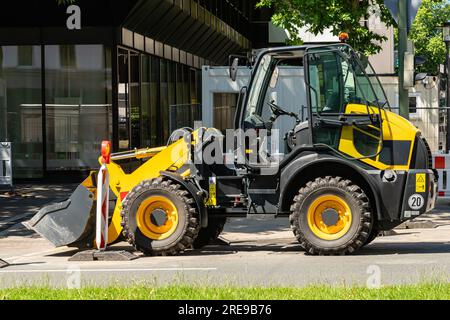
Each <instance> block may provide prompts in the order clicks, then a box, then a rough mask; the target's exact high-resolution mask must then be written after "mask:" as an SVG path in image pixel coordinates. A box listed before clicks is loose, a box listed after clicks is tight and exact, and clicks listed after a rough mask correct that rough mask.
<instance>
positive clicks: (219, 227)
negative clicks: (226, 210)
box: [194, 217, 227, 249]
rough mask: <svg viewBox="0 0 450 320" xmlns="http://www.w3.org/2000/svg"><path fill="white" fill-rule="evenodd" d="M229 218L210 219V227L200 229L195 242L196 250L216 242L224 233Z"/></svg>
mask: <svg viewBox="0 0 450 320" xmlns="http://www.w3.org/2000/svg"><path fill="white" fill-rule="evenodd" d="M226 221H227V218H223V217H209V218H208V226H207V227H206V228H202V229H200V231H199V233H198V236H197V238H196V239H195V240H194V248H195V249H201V248H203V247H204V246H206V245H208V244H209V243H211V242H212V241H214V240H216V239H217V238H218V237H219V236H220V234H221V233H222V231H223V228H224V227H225V223H226Z"/></svg>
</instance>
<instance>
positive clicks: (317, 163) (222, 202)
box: [208, 146, 437, 230]
mask: <svg viewBox="0 0 450 320" xmlns="http://www.w3.org/2000/svg"><path fill="white" fill-rule="evenodd" d="M389 173H392V171H390V172H389ZM394 173H395V174H394V176H395V179H392V177H389V179H387V178H386V171H384V170H375V169H373V168H371V167H369V166H366V165H365V164H363V163H362V162H360V161H357V160H353V161H351V160H347V159H343V158H341V157H339V156H336V155H333V154H332V153H331V152H330V151H329V150H327V149H326V148H325V149H321V148H317V147H308V146H300V147H299V148H297V149H296V150H294V152H293V154H289V155H288V156H287V157H286V158H285V159H284V160H283V161H282V162H281V163H280V166H279V170H278V172H277V174H275V175H260V174H258V172H253V173H247V174H245V175H242V176H239V175H237V176H217V177H216V185H217V206H216V207H214V208H208V213H209V214H212V215H224V216H227V217H237V216H249V215H251V216H255V217H256V216H258V215H261V216H262V215H273V216H274V217H275V216H276V217H283V216H288V215H289V214H290V207H291V204H292V202H293V198H294V197H295V195H296V194H297V193H298V192H299V189H300V188H301V187H302V186H303V185H305V184H306V183H307V182H308V181H312V180H314V179H315V178H318V177H325V176H340V177H343V178H345V179H350V180H351V181H352V182H354V183H355V184H357V185H359V186H360V187H361V188H362V189H363V190H364V192H365V193H366V194H367V196H368V197H369V201H370V207H371V208H372V210H373V211H372V212H373V213H374V214H375V215H374V216H375V219H376V224H377V227H378V229H379V230H390V229H392V228H394V227H395V226H397V225H399V224H401V223H402V222H404V221H407V220H410V219H413V218H415V217H417V216H419V215H422V214H424V213H426V212H429V211H430V210H432V209H433V208H434V206H435V201H436V194H437V183H436V176H435V174H434V172H433V170H431V169H410V170H408V171H404V170H400V171H395V172H394ZM421 173H422V174H425V177H426V182H425V185H426V188H425V192H416V191H417V190H416V175H417V174H421ZM417 194H420V195H421V196H422V197H423V199H424V205H423V206H422V207H421V208H420V209H417V210H414V209H411V208H410V207H409V204H408V200H409V198H410V197H411V196H412V195H417ZM237 196H238V197H239V200H240V201H243V199H244V200H245V201H244V203H241V204H243V205H242V207H239V205H236V203H235V201H236V197H237ZM233 202H234V204H233Z"/></svg>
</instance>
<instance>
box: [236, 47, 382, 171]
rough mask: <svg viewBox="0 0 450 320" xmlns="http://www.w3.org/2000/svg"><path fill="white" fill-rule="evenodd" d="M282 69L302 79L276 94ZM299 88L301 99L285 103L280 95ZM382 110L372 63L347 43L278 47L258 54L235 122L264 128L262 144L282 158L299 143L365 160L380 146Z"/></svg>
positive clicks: (295, 92) (250, 165)
mask: <svg viewBox="0 0 450 320" xmlns="http://www.w3.org/2000/svg"><path fill="white" fill-rule="evenodd" d="M283 68H291V69H295V68H297V69H298V70H299V73H301V77H299V81H298V82H297V83H295V82H293V83H291V84H290V86H289V87H288V88H282V89H281V92H280V85H279V84H280V81H279V77H280V74H281V73H282V70H283ZM299 92H301V93H302V95H303V97H300V98H297V99H290V100H289V101H288V103H286V99H285V101H281V99H280V98H279V97H280V96H282V97H285V96H291V97H292V96H295V95H298V94H299ZM301 98H303V101H302V99H301ZM302 102H303V103H302ZM305 104H306V106H305ZM384 108H389V104H388V102H387V99H386V96H385V94H384V91H383V89H382V87H381V85H380V83H379V81H378V78H377V77H376V74H375V73H374V72H373V69H372V67H371V66H370V63H368V61H364V62H362V61H361V59H360V58H359V56H358V55H357V53H356V52H354V51H353V49H352V48H351V47H350V46H348V45H346V44H336V45H327V46H297V47H282V48H273V49H267V50H265V51H262V52H261V53H260V55H259V56H258V58H257V60H256V63H255V67H254V70H253V73H252V79H251V82H250V85H249V87H248V89H247V88H243V90H242V91H241V97H240V104H239V106H238V112H237V116H236V117H237V118H236V121H235V124H236V126H237V128H240V129H243V131H247V130H249V129H256V130H259V131H260V130H266V131H268V137H269V138H268V140H270V143H266V144H263V147H266V148H267V147H271V150H270V151H269V153H270V152H273V151H274V150H275V151H278V152H279V153H280V154H281V155H282V156H281V158H282V160H281V161H283V159H287V158H288V157H287V156H288V155H289V154H290V153H292V152H293V150H295V149H296V148H299V147H301V146H317V147H325V148H327V149H328V150H329V151H330V152H332V153H334V154H337V155H342V156H344V157H348V158H353V159H366V158H367V159H369V158H373V157H376V156H377V155H378V154H379V153H380V151H381V149H382V144H383V143H382V141H383V133H382V121H381V113H382V110H383V109H384ZM274 131H276V137H275V138H274V137H273V136H274ZM271 143H272V144H273V143H278V147H279V148H278V149H277V148H273V147H272V146H271ZM256 148H258V147H256ZM247 166H249V167H258V166H261V165H260V164H257V165H255V164H253V163H251V162H248V163H247Z"/></svg>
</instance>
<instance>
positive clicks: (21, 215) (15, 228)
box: [0, 184, 77, 237]
mask: <svg viewBox="0 0 450 320" xmlns="http://www.w3.org/2000/svg"><path fill="white" fill-rule="evenodd" d="M76 186H77V184H21V185H16V186H15V188H14V191H15V192H14V194H10V193H9V192H6V191H0V237H4V236H6V230H8V232H7V235H8V236H9V235H15V236H30V235H32V234H33V232H32V231H29V230H26V229H25V228H24V227H23V226H22V225H21V222H22V221H25V220H28V219H29V218H31V217H32V216H33V215H34V214H35V213H36V212H38V211H39V210H40V209H41V208H42V207H44V206H45V205H46V204H49V203H52V202H58V201H61V200H65V199H67V198H68V197H69V196H70V194H71V193H72V192H73V190H75V188H76Z"/></svg>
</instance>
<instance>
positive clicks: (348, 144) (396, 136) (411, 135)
mask: <svg viewBox="0 0 450 320" xmlns="http://www.w3.org/2000/svg"><path fill="white" fill-rule="evenodd" d="M369 109H370V112H371V114H379V110H378V108H376V107H370V108H369ZM345 113H346V114H351V113H356V114H367V107H366V106H365V105H360V104H349V105H348V106H347V108H346V112H345ZM381 119H382V123H383V124H382V126H383V127H382V129H383V141H394V140H395V141H410V142H411V147H410V149H409V155H408V162H407V164H404V165H390V164H385V163H383V162H381V161H380V155H378V156H377V157H375V159H373V158H365V159H361V161H362V162H365V163H367V164H368V165H370V166H372V167H374V168H377V169H380V170H408V169H409V165H410V162H411V156H412V152H413V147H414V141H415V138H416V135H417V133H418V132H419V129H417V128H416V127H414V125H413V124H412V123H411V122H409V121H408V120H406V119H405V118H403V117H401V116H399V115H397V114H395V113H393V112H391V111H388V110H385V109H381ZM371 129H372V132H374V133H376V134H374V133H369V132H364V134H366V135H369V136H371V137H372V138H373V139H379V128H376V127H375V126H373V127H371ZM354 130H360V129H358V128H356V127H355V126H344V127H343V129H342V133H341V139H340V142H339V151H341V152H343V153H345V154H347V155H349V156H351V157H353V158H362V157H364V156H366V155H362V154H360V153H359V152H358V151H357V150H356V148H355V145H354V141H355V140H354V136H353V132H354ZM360 131H361V132H363V131H362V130H360ZM380 147H381V144H380V145H379V148H378V152H379V151H380Z"/></svg>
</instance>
